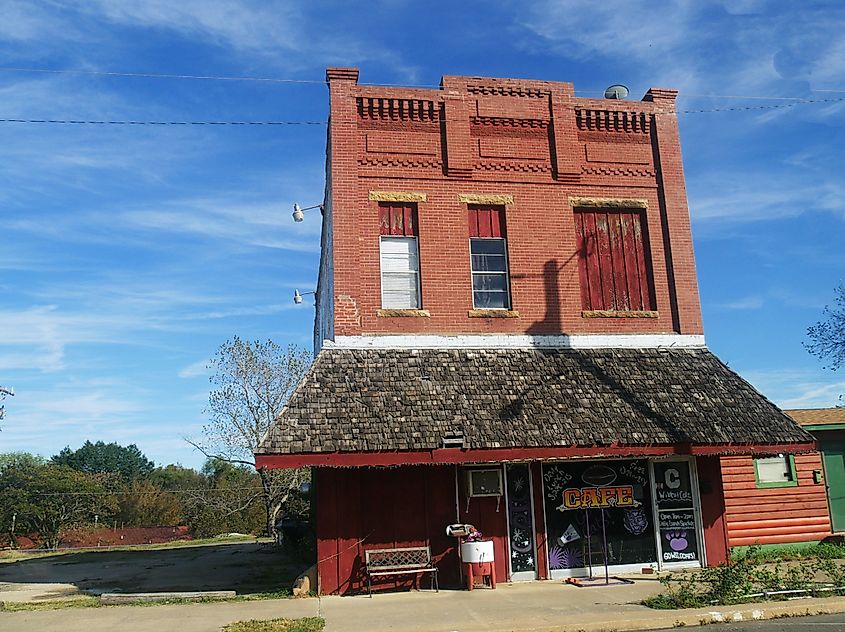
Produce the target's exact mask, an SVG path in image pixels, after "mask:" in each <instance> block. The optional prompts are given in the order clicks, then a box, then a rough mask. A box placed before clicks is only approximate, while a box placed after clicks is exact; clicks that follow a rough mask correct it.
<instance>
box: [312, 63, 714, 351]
mask: <svg viewBox="0 0 845 632" xmlns="http://www.w3.org/2000/svg"><path fill="white" fill-rule="evenodd" d="M327 79H328V83H329V89H330V100H331V120H330V129H329V146H330V152H329V161H330V162H329V165H328V168H329V173H330V178H331V181H330V186H329V187H328V191H327V200H326V211H325V212H326V214H330V215H331V217H330V218H328V220H329V221H328V222H327V223H328V225H329V226H330V227H331V234H330V235H326V237H328V238H329V239H330V240H331V241H332V246H333V249H332V250H331V251H329V252H328V253H326V252H325V249H324V257H330V258H331V260H330V261H324V265H323V266H322V268H323V270H324V271H325V272H328V273H329V274H331V276H332V279H330V280H329V279H325V278H322V279H321V283H323V284H324V285H328V284H329V282H330V281H331V282H333V296H330V295H329V294H328V293H327V292H320V293H318V297H319V298H318V332H317V341H318V345H319V344H320V341H321V340H322V338H325V337H333V336H335V335H337V336H358V335H379V334H440V335H449V334H531V335H547V334H561V333H563V334H586V333H596V334H621V333H625V334H655V333H662V334H671V333H677V334H701V333H702V322H701V311H700V306H699V298H698V286H697V281H696V273H695V263H694V257H693V249H692V238H691V234H690V223H689V211H688V208H687V203H686V192H685V187H684V176H683V169H682V164H681V155H680V144H679V136H678V126H677V116H676V113H675V109H674V107H675V95H676V93H675V92H674V91H672V90H658V89H652V90H649V92H648V93H647V94H646V96H645V98H644V99H643V100H642V101H637V102H635V101H609V100H595V99H581V98H576V97H574V88H573V85H572V84H570V83H557V82H544V81H522V80H513V79H488V78H475V77H448V76H447V77H444V78H443V80H442V84H441V88H440V89H439V90H424V89H411V88H387V87H370V86H360V85H358V83H357V80H358V72H357V70H355V69H342V68H341V69H329V70H328V71H327ZM385 199H387V200H390V199H398V200H417V201H415V202H414V203H415V204H416V205H417V209H418V217H419V255H420V277H421V288H422V305H421V310H420V311H419V312H418V313H415V314H408V315H401V314H397V313H396V312H395V310H391V311H386V310H382V309H381V308H382V305H381V287H380V267H379V265H380V264H379V211H378V206H379V203H380V202H379V200H385ZM468 201H479V202H481V203H484V202H486V203H501V204H504V206H505V209H506V221H507V236H508V260H509V272H510V285H511V313H509V314H508V316H509V317H507V318H502V317H499V316H501V314H495V313H490V314H487V315H485V314H484V313H479V310H474V309H473V303H472V285H471V276H470V255H469V239H468V227H467V204H468ZM584 204H587V205H593V206H603V205H606V206H609V207H611V208H612V207H613V206H614V205H618V206H623V207H624V206H630V205H633V206H635V207H637V208H643V207H645V209H646V210H645V220H646V221H645V225H646V230H647V237H648V242H649V246H650V258H651V262H650V263H651V272H652V276H653V293H654V299H655V307H656V310H653V311H652V312H650V313H646V314H630V313H629V314H624V313H620V314H613V313H604V312H601V311H591V312H586V311H584V310H582V304H581V293H580V279H579V269H578V265H579V264H578V255H577V249H576V234H575V219H574V211H573V209H574V207H575V206H576V205H578V206H581V205H584ZM330 298H331V300H332V301H333V305H327V304H326V302H327V301H328V300H329V299H330ZM332 311H333V317H332ZM631 315H635V316H642V317H637V318H630V317H628V316H631ZM327 319H331V321H332V322H330V323H328V324H327V323H326V322H325V321H326V320H327ZM320 332H322V334H321V333H320Z"/></svg>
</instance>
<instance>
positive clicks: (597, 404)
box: [257, 349, 813, 454]
mask: <svg viewBox="0 0 845 632" xmlns="http://www.w3.org/2000/svg"><path fill="white" fill-rule="evenodd" d="M461 433H462V435H463V447H465V448H470V449H488V448H532V447H557V446H594V445H609V444H611V443H613V442H618V443H619V444H621V445H650V444H676V443H690V444H705V445H706V444H775V443H794V442H808V441H813V438H812V436H810V435H809V434H808V433H807V432H806V431H804V430H803V429H801V428H800V427H798V426H797V425H796V424H795V422H794V421H793V420H792V419H790V418H789V417H787V416H786V415H785V414H783V413H782V412H781V411H780V410H779V409H778V408H777V407H776V406H775V405H774V404H772V403H771V402H769V401H768V400H767V399H766V398H765V397H763V396H762V395H761V394H760V393H758V392H757V391H756V390H754V388H753V387H752V386H751V385H750V384H748V383H747V382H746V381H745V380H743V379H742V378H740V377H739V376H738V375H737V374H736V373H734V372H733V371H731V370H730V369H728V368H727V367H726V366H725V365H724V364H722V362H720V361H719V359H718V358H716V356H714V355H713V354H712V353H710V352H709V351H707V350H706V349H593V350H573V349H561V350H540V349H537V350H530V349H484V350H478V349H449V350H411V349H402V350H398V349H390V350H383V349H367V350H353V349H324V350H323V351H321V352H320V354H319V355H318V357H317V359H316V361H315V363H314V365H313V366H312V367H311V369H310V371H309V373H308V375H307V376H306V378H305V379H304V380H303V382H302V383H301V384H300V385H299V387H298V388H297V390H296V392H295V393H294V395H293V397H291V400H290V402H289V403H288V405H287V407H286V408H285V409H284V410H283V411H282V413H281V414H280V416H279V418H278V419H277V422H276V424H275V425H274V426H273V428H271V430H270V432H269V433H268V434H267V436H266V437H265V439H264V441H263V442H262V444H261V446H260V447H259V449H258V451H257V453H259V454H308V453H312V454H313V453H327V452H366V451H379V450H432V449H436V448H441V447H443V440H444V438H445V437H449V436H455V435H457V436H460V434H461Z"/></svg>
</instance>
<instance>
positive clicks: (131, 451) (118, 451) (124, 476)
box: [52, 441, 155, 483]
mask: <svg viewBox="0 0 845 632" xmlns="http://www.w3.org/2000/svg"><path fill="white" fill-rule="evenodd" d="M52 461H53V463H56V464H57V465H67V466H68V467H71V468H73V469H75V470H78V471H80V472H87V473H89V474H101V473H109V474H116V475H117V476H119V477H120V478H121V480H123V481H124V482H127V483H128V482H131V481H136V480H139V479H143V478H146V477H148V476H149V475H150V473H151V472H152V471H153V469H154V468H155V463H153V462H152V461H150V460H149V459H148V458H147V457H146V456H144V454H143V452H141V451H140V450H139V449H138V446H136V445H135V444H134V443H133V444H131V445H128V446H125V447H124V446H122V445H118V444H117V443H104V442H102V441H97V443H91V442H90V441H86V442H85V443H83V444H82V447H81V448H79V449H78V450H71V449H70V448H69V447H67V448H65V449H63V450H62V451H61V452H59V453H58V454H57V455H56V456H54V457H53V459H52Z"/></svg>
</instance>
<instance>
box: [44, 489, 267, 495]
mask: <svg viewBox="0 0 845 632" xmlns="http://www.w3.org/2000/svg"><path fill="white" fill-rule="evenodd" d="M263 490H264V488H263V487H211V488H205V489H156V490H150V491H132V490H115V491H106V492H30V493H31V494H32V495H33V496H51V497H52V496H62V497H64V496H143V495H151V494H204V493H208V492H215V493H216V492H260V491H263Z"/></svg>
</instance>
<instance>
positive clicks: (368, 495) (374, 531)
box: [314, 466, 459, 594]
mask: <svg viewBox="0 0 845 632" xmlns="http://www.w3.org/2000/svg"><path fill="white" fill-rule="evenodd" d="M314 482H315V489H316V495H317V503H316V507H317V560H318V562H317V573H318V575H319V584H320V585H319V590H320V593H321V594H338V593H339V594H347V593H355V592H362V591H364V590H365V589H366V576H365V575H364V568H363V561H364V551H365V550H367V549H379V548H393V547H405V546H425V545H428V546H430V547H431V553H432V556H433V557H434V560H435V563H436V564H437V567H438V568H439V569H440V581H441V585H444V586H449V585H457V584H458V582H459V571H458V556H457V550H456V545H457V539H456V538H449V537H447V536H446V532H445V530H446V525H447V524H452V523H453V522H455V519H456V505H455V468H454V467H453V466H408V467H400V468H390V469H383V468H354V469H336V468H316V469H315V470H314ZM412 581H413V576H412V575H408V576H400V577H398V578H397V577H391V578H385V579H382V580H379V581H375V580H374V583H373V590H380V589H385V588H397V587H400V586H410V585H411V582H412ZM420 581H421V582H422V585H423V586H427V582H428V581H429V577H428V576H426V577H424V578H422V579H421V580H420Z"/></svg>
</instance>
